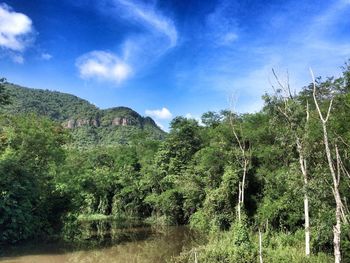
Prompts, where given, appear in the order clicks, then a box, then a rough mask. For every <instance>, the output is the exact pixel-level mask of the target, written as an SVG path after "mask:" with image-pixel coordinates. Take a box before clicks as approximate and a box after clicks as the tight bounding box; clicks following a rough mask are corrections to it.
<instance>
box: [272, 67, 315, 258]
mask: <svg viewBox="0 0 350 263" xmlns="http://www.w3.org/2000/svg"><path fill="white" fill-rule="evenodd" d="M272 73H273V75H274V76H275V79H276V81H277V83H278V85H279V86H280V87H281V88H282V90H283V92H284V94H285V98H283V97H282V100H283V101H284V109H283V108H281V107H279V106H277V108H278V110H279V111H280V112H281V113H282V114H283V115H284V117H285V118H286V120H287V122H288V123H289V126H290V130H291V132H292V134H294V136H295V138H296V146H297V151H298V155H299V163H300V170H301V173H302V175H303V179H304V220H305V222H304V225H305V255H306V256H310V216H309V197H308V183H309V182H308V172H307V166H306V158H305V156H304V151H305V145H304V144H305V141H304V140H305V138H304V135H302V136H299V135H298V133H297V132H296V131H295V126H296V125H297V124H296V123H295V122H294V121H293V118H292V115H293V112H292V110H291V107H290V105H289V101H294V97H293V96H292V92H291V90H290V85H289V77H288V82H287V84H286V85H284V84H282V82H281V81H280V80H279V77H278V75H277V74H276V72H275V71H274V69H272ZM271 85H272V84H271ZM272 88H273V89H274V90H275V94H276V97H278V92H277V90H276V89H275V87H274V86H273V85H272ZM308 122H309V104H308V103H307V107H306V124H305V127H304V132H307V125H308Z"/></svg>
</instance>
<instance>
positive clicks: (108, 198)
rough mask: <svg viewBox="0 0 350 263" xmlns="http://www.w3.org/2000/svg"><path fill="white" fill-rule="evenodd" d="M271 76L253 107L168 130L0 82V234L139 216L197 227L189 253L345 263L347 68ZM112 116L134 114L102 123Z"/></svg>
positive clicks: (54, 232)
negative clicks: (299, 80) (327, 73)
mask: <svg viewBox="0 0 350 263" xmlns="http://www.w3.org/2000/svg"><path fill="white" fill-rule="evenodd" d="M272 74H273V76H274V78H273V81H272V85H271V88H270V92H269V93H267V94H265V95H264V96H263V97H262V99H263V100H264V106H263V108H262V109H261V110H260V111H258V112H256V113H245V114H238V113H236V112H233V110H232V109H231V107H228V109H224V110H222V111H220V112H213V111H209V112H206V113H204V114H203V115H202V118H201V123H199V122H198V121H197V120H195V119H189V118H185V117H181V116H179V117H175V118H174V119H173V120H172V121H171V124H170V131H169V132H168V133H164V132H163V131H161V130H160V128H158V127H157V126H156V125H155V123H154V122H153V120H152V119H150V118H149V119H147V120H146V118H143V117H141V116H139V115H138V114H137V113H135V112H133V111H132V110H130V109H128V108H121V109H110V110H100V109H98V108H97V107H95V106H93V105H92V104H89V103H88V102H86V101H83V100H81V99H79V98H77V97H74V96H71V95H69V96H68V95H67V96H66V95H62V93H58V92H50V91H35V90H30V89H26V88H20V87H18V86H16V85H13V84H10V83H8V82H7V81H6V80H5V79H2V80H1V82H0V104H1V106H0V107H1V108H0V110H1V116H0V233H1V234H0V243H1V244H2V245H4V246H7V245H9V244H12V245H13V244H18V243H20V242H24V241H26V240H32V239H45V240H46V239H60V240H65V242H80V241H81V240H82V235H81V233H80V232H79V227H78V226H79V224H81V222H83V221H84V220H89V219H91V218H110V219H111V218H112V219H115V220H120V221H132V220H136V219H137V220H138V221H142V222H144V223H147V224H150V225H156V226H163V225H189V226H190V227H191V228H193V229H195V230H197V231H199V232H201V233H202V234H204V235H205V236H206V241H205V242H204V243H202V244H200V245H198V247H196V248H195V249H197V250H198V251H200V253H198V261H199V262H210V263H215V262H247V263H248V262H263V261H264V262H350V225H349V222H350V212H349V209H350V159H349V154H350V65H349V64H345V66H344V67H343V71H342V75H341V76H340V77H338V78H335V77H329V78H321V77H317V78H315V79H312V78H310V80H312V81H311V83H310V84H309V85H308V86H305V87H303V88H301V89H299V90H300V91H299V92H294V89H295V88H296V87H289V83H287V82H285V81H284V79H285V76H283V75H279V74H277V73H276V72H275V71H273V73H272ZM297 88H299V87H297ZM35 92H37V93H35ZM29 93H33V95H32V96H29V95H28V94H29ZM39 93H40V94H41V95H40V96H41V97H40V96H39V95H38V94H39ZM38 96H39V97H38ZM35 99H36V100H37V102H35ZM120 110H122V111H123V113H120ZM115 111H118V112H119V113H118V114H121V115H123V116H124V115H125V114H126V115H128V114H131V115H130V116H131V117H130V116H129V115H128V116H129V117H128V118H131V119H132V118H133V120H134V121H132V122H130V123H129V124H130V125H126V126H123V127H121V126H110V125H109V123H111V121H112V119H111V118H112V117H111V116H112V115H113V114H112V113H113V112H115ZM125 111H126V112H125ZM135 114H137V115H135ZM121 115H120V116H119V115H118V116H119V117H122V116H121ZM113 116H114V115H113ZM84 118H85V119H88V120H89V121H88V123H89V125H73V127H70V128H67V123H68V121H69V120H72V119H74V123H77V122H76V120H78V119H84ZM91 120H96V121H98V122H99V124H98V125H97V124H96V123H97V122H91ZM94 123H95V124H94ZM125 123H127V121H125ZM86 124H87V123H86ZM80 126H81V127H80ZM145 127H146V128H145ZM188 252H189V251H183V253H182V254H181V255H179V256H177V257H175V258H173V259H172V260H173V262H189V261H188V260H189V259H188Z"/></svg>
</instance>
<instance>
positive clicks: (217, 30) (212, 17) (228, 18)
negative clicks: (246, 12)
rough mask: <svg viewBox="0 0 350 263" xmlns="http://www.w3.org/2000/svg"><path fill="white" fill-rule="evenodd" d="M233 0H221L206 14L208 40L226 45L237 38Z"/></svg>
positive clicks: (235, 5)
mask: <svg viewBox="0 0 350 263" xmlns="http://www.w3.org/2000/svg"><path fill="white" fill-rule="evenodd" d="M236 13H237V4H236V2H235V1H228V0H223V1H221V2H220V4H219V5H217V7H216V8H215V10H214V11H213V12H212V13H211V14H209V15H208V16H207V19H206V23H207V24H206V32H207V33H206V34H207V35H208V38H209V42H212V43H214V44H215V45H218V46H228V45H230V44H232V43H234V42H235V41H236V40H237V39H238V23H237V18H236V15H235V14H236Z"/></svg>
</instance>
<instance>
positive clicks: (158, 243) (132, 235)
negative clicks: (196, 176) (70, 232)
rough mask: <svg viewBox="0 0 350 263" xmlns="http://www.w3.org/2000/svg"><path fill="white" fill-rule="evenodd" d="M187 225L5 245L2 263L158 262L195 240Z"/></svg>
mask: <svg viewBox="0 0 350 263" xmlns="http://www.w3.org/2000/svg"><path fill="white" fill-rule="evenodd" d="M195 236H196V235H195V233H194V232H192V231H191V230H189V229H188V228H187V227H183V226H177V227H166V228H151V227H139V228H128V229H113V228H112V229H111V228H109V229H107V230H106V229H103V230H101V229H98V228H97V227H96V225H95V226H94V227H91V229H90V232H89V233H88V234H86V233H85V236H84V240H85V242H84V245H79V246H67V245H64V244H60V243H51V244H47V243H46V244H44V243H35V244H34V243H33V244H26V245H21V246H16V247H12V248H7V249H6V250H5V251H4V253H3V255H2V256H0V262H1V263H10V262H11V263H14V262H16V263H44V262H45V263H63V262H67V263H78V262H79V263H99V262H101V263H102V262H103V263H112V262H113V263H160V262H166V261H167V260H169V259H170V258H171V257H173V256H176V255H179V254H180V252H181V251H182V250H183V249H184V248H191V246H192V245H194V243H195V242H196V237H195Z"/></svg>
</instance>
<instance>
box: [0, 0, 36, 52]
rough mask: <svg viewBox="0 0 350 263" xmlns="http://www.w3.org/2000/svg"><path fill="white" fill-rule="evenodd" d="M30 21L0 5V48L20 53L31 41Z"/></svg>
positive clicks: (24, 16)
mask: <svg viewBox="0 0 350 263" xmlns="http://www.w3.org/2000/svg"><path fill="white" fill-rule="evenodd" d="M32 32H33V27H32V21H31V19H30V18H29V17H28V16H26V15H25V14H22V13H17V12H15V11H13V10H12V9H11V8H10V7H9V6H8V5H6V4H0V47H2V48H5V49H9V50H12V51H17V52H22V51H23V50H25V48H26V47H27V45H28V44H30V43H31V41H32V34H31V33H32Z"/></svg>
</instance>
